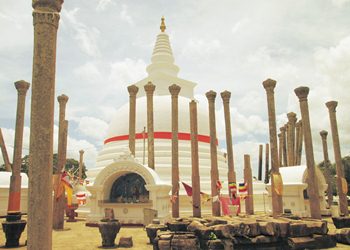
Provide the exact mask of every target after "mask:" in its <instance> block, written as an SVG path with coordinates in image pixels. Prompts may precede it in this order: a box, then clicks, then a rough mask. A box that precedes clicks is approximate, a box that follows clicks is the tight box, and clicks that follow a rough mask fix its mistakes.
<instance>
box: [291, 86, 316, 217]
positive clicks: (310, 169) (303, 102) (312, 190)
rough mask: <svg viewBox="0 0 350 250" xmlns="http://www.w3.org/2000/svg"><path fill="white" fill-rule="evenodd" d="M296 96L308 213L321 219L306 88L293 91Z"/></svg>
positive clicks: (307, 90) (307, 89)
mask: <svg viewBox="0 0 350 250" xmlns="http://www.w3.org/2000/svg"><path fill="white" fill-rule="evenodd" d="M294 92H295V94H296V96H297V97H298V98H299V103H300V112H301V117H302V120H303V132H304V143H305V155H306V166H307V173H308V175H307V184H308V187H307V192H308V195H309V201H310V212H311V217H312V218H314V219H321V210H320V195H319V190H318V180H317V177H316V170H315V159H314V151H313V145H312V134H311V125H310V116H309V106H308V100H307V97H308V94H309V88H308V87H299V88H296V89H295V90H294Z"/></svg>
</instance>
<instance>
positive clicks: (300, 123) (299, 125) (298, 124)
mask: <svg viewBox="0 0 350 250" xmlns="http://www.w3.org/2000/svg"><path fill="white" fill-rule="evenodd" d="M302 125H303V121H302V120H299V121H298V122H297V123H296V124H295V126H296V127H297V128H300V127H301V126H302Z"/></svg>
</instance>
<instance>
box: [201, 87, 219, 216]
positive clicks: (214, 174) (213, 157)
mask: <svg viewBox="0 0 350 250" xmlns="http://www.w3.org/2000/svg"><path fill="white" fill-rule="evenodd" d="M205 95H206V97H207V99H208V104H209V130H210V161H211V169H210V177H211V196H212V197H215V196H217V195H219V192H218V188H217V182H218V181H219V170H218V152H217V144H216V142H217V137H216V124H215V123H216V121H215V98H216V92H214V91H212V90H210V91H208V92H207V93H206V94H205ZM212 214H213V216H220V214H221V209H220V202H212Z"/></svg>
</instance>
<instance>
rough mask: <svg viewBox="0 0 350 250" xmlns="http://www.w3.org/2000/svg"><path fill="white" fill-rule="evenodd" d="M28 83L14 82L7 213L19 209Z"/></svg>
mask: <svg viewBox="0 0 350 250" xmlns="http://www.w3.org/2000/svg"><path fill="white" fill-rule="evenodd" d="M29 85H30V84H29V83H28V82H26V81H23V80H22V81H17V82H15V87H16V89H17V114H16V129H15V142H14V148H13V164H12V175H11V179H10V190H9V200H8V208H7V211H8V213H12V212H19V211H21V166H22V146H23V128H24V110H25V102H26V95H27V91H28V89H29Z"/></svg>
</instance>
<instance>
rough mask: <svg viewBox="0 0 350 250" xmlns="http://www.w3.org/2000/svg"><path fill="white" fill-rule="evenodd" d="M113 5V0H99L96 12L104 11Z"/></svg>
mask: <svg viewBox="0 0 350 250" xmlns="http://www.w3.org/2000/svg"><path fill="white" fill-rule="evenodd" d="M110 4H113V1H112V0H99V1H98V4H97V7H96V10H97V11H104V10H105V9H106V8H107V6H108V5H110Z"/></svg>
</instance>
